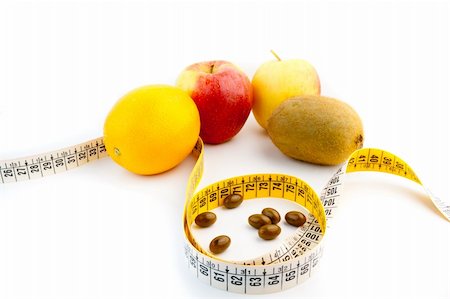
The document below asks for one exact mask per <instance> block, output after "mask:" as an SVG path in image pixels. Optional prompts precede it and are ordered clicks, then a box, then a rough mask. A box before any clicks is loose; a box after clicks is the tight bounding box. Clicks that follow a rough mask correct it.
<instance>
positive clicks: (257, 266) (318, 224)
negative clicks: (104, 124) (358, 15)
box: [0, 138, 450, 294]
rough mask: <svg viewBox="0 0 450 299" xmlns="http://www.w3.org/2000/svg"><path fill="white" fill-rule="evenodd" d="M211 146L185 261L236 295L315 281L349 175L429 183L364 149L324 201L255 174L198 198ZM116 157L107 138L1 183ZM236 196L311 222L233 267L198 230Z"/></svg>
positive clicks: (18, 165) (2, 169)
mask: <svg viewBox="0 0 450 299" xmlns="http://www.w3.org/2000/svg"><path fill="white" fill-rule="evenodd" d="M203 153H204V145H203V142H202V140H201V139H200V138H199V139H198V141H197V143H196V145H195V147H194V149H193V150H192V154H193V155H194V156H195V157H196V158H197V162H196V164H195V166H194V168H193V170H192V172H191V174H190V176H189V180H188V185H187V189H186V202H185V207H184V213H183V227H184V232H185V241H186V242H185V243H186V244H185V256H186V259H187V265H188V268H189V269H190V270H191V271H192V272H193V274H194V275H195V276H196V277H197V278H198V279H199V280H201V281H203V282H205V283H207V284H209V285H211V286H213V287H216V288H219V289H222V290H226V291H231V292H237V293H248V294H261V293H271V292H277V291H281V290H284V289H288V288H290V287H293V286H295V285H298V284H300V283H302V282H303V281H305V280H307V279H308V278H309V277H310V276H311V275H312V274H313V273H314V272H315V270H316V269H317V265H318V263H319V260H320V258H321V257H322V253H323V240H324V238H325V235H326V234H325V233H326V231H327V229H328V228H329V227H330V224H331V223H332V219H333V217H334V214H335V212H336V210H337V208H338V206H339V201H340V197H341V195H342V188H343V183H344V178H345V174H346V173H349V172H358V171H376V172H386V173H390V174H394V175H398V176H401V177H404V178H407V179H409V180H411V181H413V182H416V183H417V184H420V185H421V186H423V185H422V183H421V181H420V180H419V178H418V177H417V175H416V174H415V173H414V171H413V170H412V169H411V167H410V166H409V165H408V164H407V163H405V162H404V161H403V160H402V159H400V158H399V157H397V156H395V155H393V154H391V153H389V152H386V151H383V150H379V149H373V148H366V149H360V150H357V151H355V152H353V153H352V154H351V156H350V157H349V159H348V160H347V162H345V163H344V164H343V165H342V166H341V167H340V168H339V170H338V171H337V172H336V173H335V174H334V175H333V176H332V177H331V179H330V180H329V181H328V183H327V184H326V186H325V188H324V189H323V190H322V192H321V195H320V197H319V196H318V195H317V194H316V192H315V191H314V190H313V189H312V188H311V186H309V185H308V184H307V183H306V182H304V181H302V180H301V179H299V178H296V177H293V176H289V175H284V174H253V175H245V176H238V177H234V178H229V179H225V180H223V181H220V182H217V183H214V184H211V185H209V186H207V187H205V188H203V189H202V190H200V191H198V192H197V193H195V190H196V188H197V186H198V184H199V182H200V180H201V177H202V174H203V167H204V165H203ZM106 156H108V153H107V152H106V148H105V144H104V143H103V138H97V139H94V140H91V141H88V142H85V143H82V144H79V145H76V146H72V147H68V148H65V149H62V150H58V151H55V152H50V153H46V154H42V155H37V156H32V157H27V158H21V159H12V160H7V161H0V177H1V183H10V182H19V181H25V180H30V179H34V178H38V177H44V176H47V175H51V174H56V173H60V172H64V171H67V170H69V169H72V168H76V167H78V166H81V165H84V164H86V163H88V162H91V161H95V160H98V159H100V158H103V157H106ZM425 191H426V193H427V194H428V197H429V199H430V200H431V201H432V202H433V204H434V205H435V206H436V208H437V209H438V211H439V212H440V213H441V214H442V215H443V216H444V217H445V218H446V219H447V220H448V221H450V206H449V205H448V204H447V203H445V202H444V201H442V200H440V199H439V198H437V197H436V196H434V195H433V194H432V193H431V192H430V191H429V190H428V189H426V188H425ZM230 194H241V195H242V196H243V197H244V200H248V199H257V198H267V197H271V198H274V200H290V201H294V202H296V203H298V204H300V205H302V206H303V207H305V208H306V209H307V210H308V211H309V213H310V215H309V216H308V217H307V219H308V221H307V222H306V223H305V224H304V225H303V226H302V227H299V228H298V229H297V230H296V231H295V233H294V234H292V235H291V236H289V237H288V238H286V239H285V240H283V242H282V243H281V244H280V245H279V246H278V248H276V249H274V250H272V251H270V252H268V253H266V254H264V255H262V256H259V257H256V258H253V259H251V260H245V261H226V260H222V259H220V258H218V257H217V256H214V255H213V254H212V253H210V252H209V251H207V250H205V249H203V248H202V247H201V246H200V245H199V244H198V243H197V242H196V240H195V238H194V236H193V234H192V232H191V226H192V224H193V222H194V219H195V217H196V216H197V215H198V214H200V213H203V212H206V211H210V210H213V209H215V208H217V207H220V206H222V205H223V200H224V198H225V197H227V196H228V195H230Z"/></svg>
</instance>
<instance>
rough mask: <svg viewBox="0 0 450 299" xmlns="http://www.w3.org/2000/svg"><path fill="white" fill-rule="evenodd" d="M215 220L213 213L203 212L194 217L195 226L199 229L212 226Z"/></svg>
mask: <svg viewBox="0 0 450 299" xmlns="http://www.w3.org/2000/svg"><path fill="white" fill-rule="evenodd" d="M216 220H217V217H216V214H214V213H213V212H204V213H201V214H198V215H197V217H195V224H197V225H198V226H200V227H208V226H211V225H213V224H214V222H216Z"/></svg>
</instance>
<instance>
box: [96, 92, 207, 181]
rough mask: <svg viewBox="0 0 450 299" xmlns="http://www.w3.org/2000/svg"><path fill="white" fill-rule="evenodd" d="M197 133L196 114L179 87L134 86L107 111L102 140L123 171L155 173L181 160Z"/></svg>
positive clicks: (190, 149)
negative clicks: (135, 87) (133, 88)
mask: <svg viewBox="0 0 450 299" xmlns="http://www.w3.org/2000/svg"><path fill="white" fill-rule="evenodd" d="M199 133H200V116H199V112H198V110H197V106H196V105H195V103H194V101H193V100H192V99H191V98H190V97H189V95H188V94H187V93H185V92H184V91H183V90H181V89H179V88H176V87H172V86H167V85H151V86H144V87H140V88H137V89H135V90H133V91H131V92H129V93H128V94H126V95H125V96H124V97H122V98H121V99H120V100H119V101H118V102H117V103H116V104H115V106H114V107H113V108H112V110H111V111H110V112H109V114H108V116H107V117H106V120H105V125H104V142H105V146H106V150H107V152H108V154H109V155H110V156H111V158H112V159H113V160H114V161H115V162H116V163H118V164H119V165H121V166H122V167H124V168H126V169H127V170H129V171H131V172H134V173H137V174H142V175H150V174H157V173H161V172H164V171H166V170H169V169H171V168H173V167H175V166H176V165H178V164H179V163H180V162H181V161H183V160H184V159H185V158H186V157H187V156H188V155H189V153H190V152H191V151H192V149H193V148H194V146H195V143H196V141H197V139H198V136H199Z"/></svg>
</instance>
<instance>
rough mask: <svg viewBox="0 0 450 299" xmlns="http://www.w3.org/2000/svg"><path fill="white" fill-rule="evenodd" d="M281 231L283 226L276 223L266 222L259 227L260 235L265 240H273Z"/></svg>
mask: <svg viewBox="0 0 450 299" xmlns="http://www.w3.org/2000/svg"><path fill="white" fill-rule="evenodd" d="M280 233H281V228H280V227H279V226H278V225H276V224H266V225H263V226H261V227H260V228H259V230H258V235H259V237H260V238H261V239H264V240H273V239H275V238H276V237H277V236H278V235H279V234H280Z"/></svg>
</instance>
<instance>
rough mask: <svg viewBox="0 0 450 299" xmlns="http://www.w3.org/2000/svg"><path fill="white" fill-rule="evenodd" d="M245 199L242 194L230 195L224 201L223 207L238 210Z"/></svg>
mask: <svg viewBox="0 0 450 299" xmlns="http://www.w3.org/2000/svg"><path fill="white" fill-rule="evenodd" d="M243 200H244V198H243V197H242V195H240V194H230V195H228V196H227V197H225V199H224V200H223V205H224V206H225V207H226V208H228V209H234V208H237V207H238V206H239V205H240V204H241V203H242V201H243Z"/></svg>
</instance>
